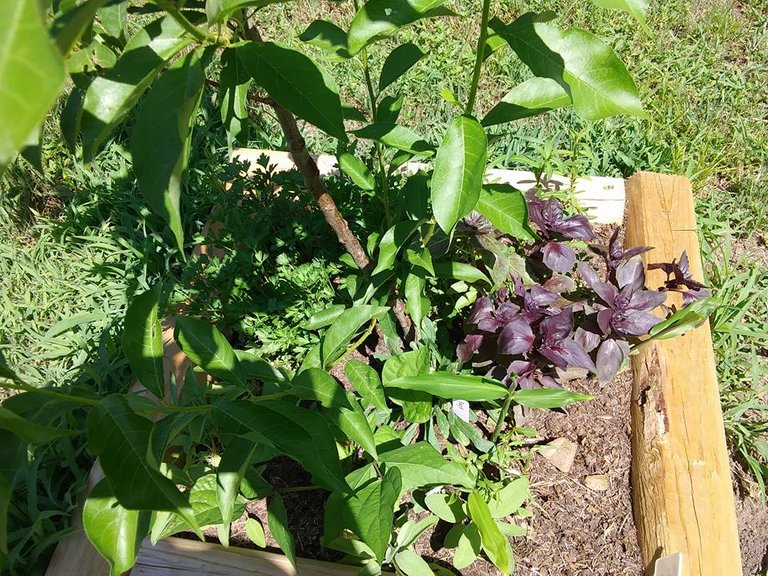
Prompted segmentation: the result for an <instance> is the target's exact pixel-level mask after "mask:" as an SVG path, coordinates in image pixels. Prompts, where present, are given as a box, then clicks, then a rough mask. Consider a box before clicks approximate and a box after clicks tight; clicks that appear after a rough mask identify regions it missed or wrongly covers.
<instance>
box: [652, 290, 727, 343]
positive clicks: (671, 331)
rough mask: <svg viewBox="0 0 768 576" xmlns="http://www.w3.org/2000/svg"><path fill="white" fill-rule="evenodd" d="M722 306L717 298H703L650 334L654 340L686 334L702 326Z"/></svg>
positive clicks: (661, 324) (671, 317) (658, 325)
mask: <svg viewBox="0 0 768 576" xmlns="http://www.w3.org/2000/svg"><path fill="white" fill-rule="evenodd" d="M720 306H722V302H720V300H718V299H717V298H702V299H701V300H696V301H695V302H692V303H690V304H688V305H687V306H683V307H682V308H680V310H678V311H677V312H675V313H674V314H672V316H670V317H669V318H667V319H666V320H664V321H663V322H659V323H658V324H656V326H654V327H653V328H651V331H650V332H649V334H650V336H651V339H653V340H667V339H669V338H675V337H677V336H680V335H681V334H685V333H686V332H687V331H688V330H692V329H694V328H697V327H699V326H701V325H702V324H703V323H704V322H706V320H707V318H709V317H710V316H711V315H712V314H714V313H715V311H716V310H717V309H718V308H719V307H720Z"/></svg>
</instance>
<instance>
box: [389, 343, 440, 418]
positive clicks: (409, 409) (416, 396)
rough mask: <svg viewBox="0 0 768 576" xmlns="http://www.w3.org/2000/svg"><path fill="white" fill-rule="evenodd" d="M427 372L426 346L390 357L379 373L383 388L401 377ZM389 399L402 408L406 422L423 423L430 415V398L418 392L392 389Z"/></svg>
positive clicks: (427, 353)
mask: <svg viewBox="0 0 768 576" xmlns="http://www.w3.org/2000/svg"><path fill="white" fill-rule="evenodd" d="M427 372H429V348H427V347H426V346H424V347H422V348H420V349H418V350H414V351H412V352H405V353H403V354H398V355H397V356H392V357H390V358H388V359H387V361H386V362H385V363H384V368H383V370H382V373H381V377H382V381H383V383H384V386H388V385H389V382H391V381H393V380H396V379H397V378H400V377H403V376H416V375H418V374H426V373H427ZM389 397H390V398H391V399H392V401H393V402H394V403H395V404H398V405H400V406H402V407H403V416H404V417H405V419H406V420H407V421H408V422H416V423H423V422H427V421H428V420H429V417H430V415H431V414H432V397H431V396H430V395H429V394H426V393H424V392H419V391H418V390H401V389H394V390H390V391H389Z"/></svg>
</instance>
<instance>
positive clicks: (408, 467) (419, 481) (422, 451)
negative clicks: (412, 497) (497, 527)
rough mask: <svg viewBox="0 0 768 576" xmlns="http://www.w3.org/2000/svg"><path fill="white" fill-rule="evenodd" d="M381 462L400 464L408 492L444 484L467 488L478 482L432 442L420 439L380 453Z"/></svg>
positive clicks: (394, 465) (389, 464) (392, 465)
mask: <svg viewBox="0 0 768 576" xmlns="http://www.w3.org/2000/svg"><path fill="white" fill-rule="evenodd" d="M379 461H380V462H381V463H383V464H385V465H386V466H387V468H389V467H396V468H398V469H399V470H400V474H401V476H402V484H403V488H402V489H403V491H404V492H408V491H411V490H414V489H415V488H424V487H426V486H437V485H441V484H456V485H458V486H464V487H467V488H471V487H472V486H474V484H475V483H474V480H472V478H471V477H470V475H469V474H468V473H467V470H466V469H465V467H464V466H462V465H461V464H459V463H458V462H453V461H451V460H447V459H446V458H444V457H443V455H442V454H440V452H438V451H437V450H435V449H434V448H433V447H432V446H431V445H430V444H429V443H428V442H417V443H416V444H410V445H408V446H403V447H402V448H396V449H395V450H390V451H389V452H384V453H380V454H379Z"/></svg>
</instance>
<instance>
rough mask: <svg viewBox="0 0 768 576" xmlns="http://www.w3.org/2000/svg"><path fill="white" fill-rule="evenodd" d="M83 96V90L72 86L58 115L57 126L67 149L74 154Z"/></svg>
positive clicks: (81, 113)
mask: <svg viewBox="0 0 768 576" xmlns="http://www.w3.org/2000/svg"><path fill="white" fill-rule="evenodd" d="M83 98H85V92H84V91H82V90H80V88H77V87H73V88H72V92H70V94H69V97H68V98H67V102H66V104H64V109H63V110H62V111H61V116H60V117H59V128H60V130H61V136H62V138H64V142H66V144H67V148H69V151H70V152H71V153H72V154H74V153H75V151H76V149H77V135H78V134H79V133H80V118H81V117H82V115H83Z"/></svg>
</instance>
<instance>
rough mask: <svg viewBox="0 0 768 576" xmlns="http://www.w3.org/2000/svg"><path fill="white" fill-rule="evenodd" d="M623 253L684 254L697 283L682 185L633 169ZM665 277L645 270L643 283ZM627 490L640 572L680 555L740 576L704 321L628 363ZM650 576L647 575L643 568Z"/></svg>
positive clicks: (686, 188) (692, 569)
mask: <svg viewBox="0 0 768 576" xmlns="http://www.w3.org/2000/svg"><path fill="white" fill-rule="evenodd" d="M625 245H626V246H627V247H632V246H654V247H655V249H654V250H653V251H651V252H648V253H646V254H644V255H643V259H644V261H645V263H646V264H647V263H649V262H670V261H672V259H674V258H680V254H681V252H682V251H683V250H685V251H686V252H687V253H688V258H689V262H690V271H691V274H692V275H693V277H694V278H695V279H698V280H701V279H702V278H703V273H702V262H701V252H700V250H699V241H698V237H697V235H696V217H695V213H694V203H693V195H692V193H691V184H690V182H689V181H688V180H687V179H686V178H683V177H680V176H664V175H661V174H651V173H640V174H636V175H635V176H633V177H632V178H630V179H629V180H628V181H627V229H626V241H625ZM665 279H666V275H665V274H663V273H662V272H661V271H651V272H650V273H649V274H648V278H647V283H648V285H649V286H650V287H658V286H660V285H661V284H662V283H663V281H664V280H665ZM632 373H633V376H634V382H633V389H632V407H631V411H632V489H633V499H634V510H635V524H636V525H637V530H638V537H639V539H640V548H641V551H642V554H643V559H644V561H645V564H646V566H648V567H649V570H652V568H651V567H652V565H653V563H654V561H655V559H656V558H659V557H661V556H665V555H668V554H673V553H675V552H682V557H683V571H682V574H683V575H684V576H737V575H740V574H741V573H742V572H741V559H740V553H739V539H738V531H737V527H736V511H735V504H734V499H733V489H732V486H731V475H730V470H729V458H728V450H727V448H726V444H725V432H724V428H723V417H722V412H721V408H720V394H719V390H718V386H717V376H716V366H715V356H714V352H713V350H712V335H711V332H710V328H709V323H705V324H704V325H702V326H701V327H699V328H697V329H696V330H693V331H691V332H688V333H687V334H685V335H683V336H682V337H679V338H675V339H672V340H663V341H660V342H653V343H650V344H649V345H647V346H644V347H643V348H641V349H640V351H639V353H638V354H637V355H636V356H634V357H633V358H632ZM650 573H652V572H650Z"/></svg>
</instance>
